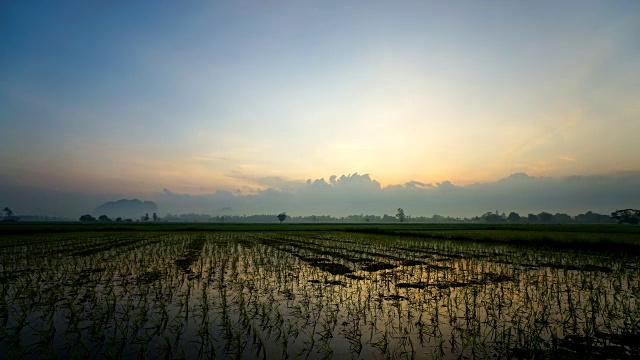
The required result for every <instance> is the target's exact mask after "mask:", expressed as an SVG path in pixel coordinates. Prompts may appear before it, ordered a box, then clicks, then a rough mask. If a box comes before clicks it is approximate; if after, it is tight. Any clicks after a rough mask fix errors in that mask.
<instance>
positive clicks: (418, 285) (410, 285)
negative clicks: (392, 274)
mask: <svg viewBox="0 0 640 360" xmlns="http://www.w3.org/2000/svg"><path fill="white" fill-rule="evenodd" d="M432 285H433V284H430V283H427V282H414V283H397V284H396V287H397V288H404V289H424V288H427V287H429V286H432Z"/></svg>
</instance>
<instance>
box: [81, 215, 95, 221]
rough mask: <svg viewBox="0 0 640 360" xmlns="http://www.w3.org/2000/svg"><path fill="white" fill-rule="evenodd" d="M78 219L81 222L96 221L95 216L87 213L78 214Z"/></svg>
mask: <svg viewBox="0 0 640 360" xmlns="http://www.w3.org/2000/svg"><path fill="white" fill-rule="evenodd" d="M80 221H82V222H89V221H96V218H94V217H93V216H91V215H89V214H85V215H82V216H80Z"/></svg>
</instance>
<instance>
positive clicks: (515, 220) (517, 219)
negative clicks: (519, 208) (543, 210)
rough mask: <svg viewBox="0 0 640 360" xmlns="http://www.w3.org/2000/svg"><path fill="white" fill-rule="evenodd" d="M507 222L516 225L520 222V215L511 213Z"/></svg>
mask: <svg viewBox="0 0 640 360" xmlns="http://www.w3.org/2000/svg"><path fill="white" fill-rule="evenodd" d="M507 220H509V222H510V223H518V222H520V214H518V213H517V212H513V211H512V212H511V213H509V216H508V217H507Z"/></svg>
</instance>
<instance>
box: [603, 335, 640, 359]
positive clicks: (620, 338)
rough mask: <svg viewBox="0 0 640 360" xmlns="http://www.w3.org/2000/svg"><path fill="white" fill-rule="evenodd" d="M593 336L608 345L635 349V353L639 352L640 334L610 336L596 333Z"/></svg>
mask: <svg viewBox="0 0 640 360" xmlns="http://www.w3.org/2000/svg"><path fill="white" fill-rule="evenodd" d="M595 336H596V337H597V338H599V339H602V340H605V341H607V342H609V343H612V344H616V345H620V346H627V347H630V348H635V349H636V350H637V351H640V333H622V334H611V333H605V332H602V331H596V332H595ZM639 355H640V354H639Z"/></svg>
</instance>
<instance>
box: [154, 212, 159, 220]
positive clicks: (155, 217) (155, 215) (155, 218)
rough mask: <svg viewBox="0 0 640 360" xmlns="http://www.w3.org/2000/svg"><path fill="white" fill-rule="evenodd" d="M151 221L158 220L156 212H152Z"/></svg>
mask: <svg viewBox="0 0 640 360" xmlns="http://www.w3.org/2000/svg"><path fill="white" fill-rule="evenodd" d="M153 221H158V214H156V213H153Z"/></svg>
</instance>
